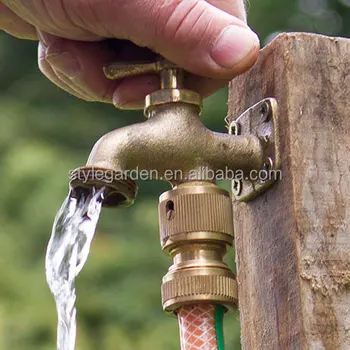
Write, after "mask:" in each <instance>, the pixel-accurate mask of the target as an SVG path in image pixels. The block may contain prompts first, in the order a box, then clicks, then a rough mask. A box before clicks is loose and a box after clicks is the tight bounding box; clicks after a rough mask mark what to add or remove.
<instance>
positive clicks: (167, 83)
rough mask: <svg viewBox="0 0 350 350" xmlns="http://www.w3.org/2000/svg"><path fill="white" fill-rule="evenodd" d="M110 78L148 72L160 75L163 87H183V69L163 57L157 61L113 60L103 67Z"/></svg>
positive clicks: (120, 77)
mask: <svg viewBox="0 0 350 350" xmlns="http://www.w3.org/2000/svg"><path fill="white" fill-rule="evenodd" d="M103 70H104V74H105V76H106V77H107V78H108V79H123V78H128V77H134V76H138V75H142V74H147V73H158V74H159V75H160V81H161V88H162V89H181V88H182V87H183V70H182V69H181V68H179V67H178V66H177V65H176V64H174V63H172V62H170V61H168V60H166V59H164V58H161V59H160V60H158V61H155V62H144V63H140V62H137V63H136V62H135V63H134V62H113V63H110V64H107V65H105V66H104V67H103Z"/></svg>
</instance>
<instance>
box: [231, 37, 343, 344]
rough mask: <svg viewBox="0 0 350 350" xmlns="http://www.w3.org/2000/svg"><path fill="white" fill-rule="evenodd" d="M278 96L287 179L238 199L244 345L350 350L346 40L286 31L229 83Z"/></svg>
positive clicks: (242, 92)
mask: <svg viewBox="0 0 350 350" xmlns="http://www.w3.org/2000/svg"><path fill="white" fill-rule="evenodd" d="M265 97H275V98H276V99H277V102H278V105H279V122H280V124H279V125H278V129H279V133H280V136H281V148H280V151H281V161H282V175H283V180H282V181H279V182H278V183H276V184H275V185H274V186H273V187H272V188H271V189H269V190H268V191H267V192H266V193H265V194H263V195H261V196H259V197H258V198H257V199H255V200H254V201H252V202H249V203H238V202H235V203H234V210H235V214H234V220H235V239H236V262H237V271H238V274H237V279H238V283H239V307H240V315H241V316H240V318H241V327H242V348H243V350H258V349H269V350H275V349H295V350H302V349H310V350H323V349H326V350H337V349H344V350H345V349H347V350H348V349H350V40H348V39H344V38H330V37H325V36H321V35H314V34H303V33H294V34H283V35H280V36H278V37H277V38H276V39H275V40H274V41H273V42H272V43H270V44H269V45H268V46H267V47H266V48H265V49H264V50H263V51H262V53H261V56H260V58H259V60H258V62H257V64H256V65H255V66H254V67H253V68H252V69H251V70H250V71H249V72H248V73H246V74H245V75H243V76H240V77H238V78H237V79H234V80H233V82H232V83H231V86H230V97H229V118H231V120H233V119H235V118H236V117H238V116H239V115H240V114H241V113H242V112H243V111H244V110H246V109H247V108H249V107H250V106H252V105H253V104H255V103H257V102H258V101H260V100H261V99H263V98H265Z"/></svg>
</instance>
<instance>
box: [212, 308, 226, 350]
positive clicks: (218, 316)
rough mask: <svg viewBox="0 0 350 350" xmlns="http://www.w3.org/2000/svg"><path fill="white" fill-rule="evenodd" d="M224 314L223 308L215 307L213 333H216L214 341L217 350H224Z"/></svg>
mask: <svg viewBox="0 0 350 350" xmlns="http://www.w3.org/2000/svg"><path fill="white" fill-rule="evenodd" d="M224 313H225V308H224V307H223V306H221V305H217V306H216V310H215V318H214V320H215V332H216V341H217V343H218V350H225V341H224V328H223V323H224Z"/></svg>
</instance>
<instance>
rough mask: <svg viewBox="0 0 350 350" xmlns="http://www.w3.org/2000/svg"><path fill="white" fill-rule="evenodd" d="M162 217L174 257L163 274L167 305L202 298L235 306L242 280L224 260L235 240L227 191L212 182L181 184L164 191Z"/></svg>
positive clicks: (165, 238)
mask: <svg viewBox="0 0 350 350" xmlns="http://www.w3.org/2000/svg"><path fill="white" fill-rule="evenodd" d="M159 221H160V236H161V245H162V249H163V250H164V251H165V252H167V253H168V254H169V255H170V256H171V257H172V258H173V260H174V261H173V265H172V266H171V267H170V268H169V271H168V273H167V274H166V276H164V278H163V284H162V304H163V308H164V310H165V311H168V312H173V313H176V312H177V310H178V309H179V308H181V306H184V305H188V304H196V303H202V302H208V303H218V304H221V305H224V306H225V307H226V308H227V310H232V309H235V308H236V305H237V283H236V280H235V275H234V274H233V272H232V271H231V270H230V269H229V267H228V266H227V265H226V263H225V262H224V261H223V258H224V256H225V254H226V252H227V250H228V249H229V248H230V247H231V246H232V244H233V214H232V204H231V199H230V197H229V194H228V192H227V191H224V190H222V189H220V188H219V187H217V186H216V185H214V184H212V183H208V182H189V183H185V184H181V185H179V186H178V187H176V188H175V189H174V190H171V191H168V192H165V193H164V194H163V195H161V197H160V203H159Z"/></svg>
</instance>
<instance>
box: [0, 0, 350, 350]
mask: <svg viewBox="0 0 350 350" xmlns="http://www.w3.org/2000/svg"><path fill="white" fill-rule="evenodd" d="M248 11H249V12H248V13H249V23H250V25H251V26H252V27H253V28H254V29H255V30H256V31H257V33H258V34H259V35H260V38H261V40H262V43H263V44H265V43H266V42H268V41H269V40H271V39H272V38H273V36H274V35H276V33H278V32H283V31H312V32H318V33H324V34H328V35H343V36H350V21H349V20H348V19H349V16H350V0H339V1H338V0H334V1H331V0H328V1H327V0H300V1H291V0H288V1H287V0H255V1H254V0H252V1H251V3H250V4H249V6H248ZM36 46H37V45H36V43H34V42H26V41H21V40H17V39H14V38H12V37H10V36H8V35H7V34H5V33H3V32H1V33H0V118H1V119H0V120H1V124H0V175H1V177H0V181H1V192H0V349H1V350H7V349H11V350H49V349H52V350H53V349H55V348H56V346H55V337H56V311H55V306H54V301H53V298H52V297H51V295H50V293H49V290H48V288H47V286H46V281H45V273H44V256H45V249H46V244H47V242H48V239H49V237H50V233H51V225H52V222H53V219H54V216H55V214H56V212H57V210H58V208H59V207H60V205H61V202H62V201H63V199H64V197H65V196H66V194H67V189H68V187H67V184H68V171H69V170H70V169H73V168H75V167H77V166H79V165H82V164H83V163H84V162H85V161H86V159H87V155H88V153H89V151H90V149H91V147H92V145H93V144H94V142H95V141H96V140H97V139H98V138H99V137H100V136H101V135H103V134H104V133H106V132H108V131H110V130H112V129H115V128H118V127H121V126H124V125H127V124H130V123H133V122H135V121H139V120H142V119H143V117H142V113H141V112H128V111H123V112H122V111H118V110H116V109H115V108H114V107H113V106H107V105H103V104H97V103H87V102H83V101H79V100H78V99H76V98H74V97H72V96H69V95H68V94H67V93H64V92H62V91H60V90H59V89H58V88H56V87H55V86H54V85H53V84H51V83H50V82H49V81H47V80H46V79H45V78H44V77H43V76H42V75H41V74H40V72H39V71H38V68H37V63H36V49H37V47H36ZM226 95H227V92H226V90H222V91H220V92H218V93H217V94H216V95H214V96H212V97H211V98H209V99H207V101H206V103H205V109H204V111H205V112H204V115H203V120H204V122H205V124H206V125H207V126H208V127H210V128H212V129H215V130H218V131H224V122H223V118H224V117H225V114H226ZM226 185H227V184H226ZM168 188H169V187H168V185H167V184H163V183H158V182H143V183H140V192H139V195H138V199H137V201H136V204H135V205H133V206H132V207H131V208H127V209H120V210H105V211H104V212H103V214H102V217H101V220H100V224H99V227H98V232H97V234H96V237H95V240H94V242H93V246H92V251H91V255H90V258H89V259H88V262H87V264H86V267H85V269H84V270H83V272H82V273H81V275H80V276H79V278H78V283H77V289H78V301H77V305H78V340H77V350H95V349H103V350H112V349H122V350H136V349H138V350H149V349H154V350H160V349H162V350H163V349H169V350H173V349H174V350H175V349H179V342H178V329H177V323H176V320H175V319H174V318H170V317H167V316H165V315H164V314H163V312H162V310H161V306H160V281H161V278H162V276H163V275H164V273H165V272H166V270H167V268H168V266H169V264H170V260H169V259H168V258H167V257H166V256H165V255H164V254H163V253H162V252H161V249H160V247H159V239H158V221H157V202H158V195H159V194H160V193H162V192H163V191H164V190H166V189H168ZM229 260H230V262H231V264H232V265H233V260H234V258H233V255H231V256H230V257H229ZM238 317H239V316H238V314H234V315H230V316H228V317H227V319H226V320H225V336H226V344H227V349H231V350H232V349H235V350H237V349H239V348H240V345H239V320H238ZM252 350H253V349H252Z"/></svg>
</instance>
